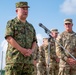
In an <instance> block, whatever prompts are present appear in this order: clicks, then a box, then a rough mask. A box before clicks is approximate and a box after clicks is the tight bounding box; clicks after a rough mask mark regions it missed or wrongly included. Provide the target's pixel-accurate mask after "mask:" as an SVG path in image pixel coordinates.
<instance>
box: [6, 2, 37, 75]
mask: <svg viewBox="0 0 76 75" xmlns="http://www.w3.org/2000/svg"><path fill="white" fill-rule="evenodd" d="M28 8H29V6H28V3H27V2H17V3H16V13H17V17H16V18H14V19H12V20H10V21H8V22H7V26H6V33H5V39H6V40H7V42H8V48H7V52H6V67H5V75H33V73H34V64H35V62H36V61H34V59H36V58H35V57H34V52H35V48H36V46H37V39H36V32H35V29H34V27H33V25H32V24H30V23H29V22H28V21H27V20H26V18H27V16H28Z"/></svg>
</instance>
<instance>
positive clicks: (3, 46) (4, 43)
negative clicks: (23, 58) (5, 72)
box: [0, 40, 7, 69]
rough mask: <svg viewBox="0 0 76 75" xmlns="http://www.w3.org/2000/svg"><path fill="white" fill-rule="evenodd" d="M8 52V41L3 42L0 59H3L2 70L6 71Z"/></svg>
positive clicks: (0, 60)
mask: <svg viewBox="0 0 76 75" xmlns="http://www.w3.org/2000/svg"><path fill="white" fill-rule="evenodd" d="M6 50H7V41H6V40H3V41H2V43H1V50H0V53H1V54H0V57H1V59H0V64H1V65H2V69H4V67H5V56H6ZM2 60H3V61H2ZM1 62H2V63H1ZM1 65H0V67H1Z"/></svg>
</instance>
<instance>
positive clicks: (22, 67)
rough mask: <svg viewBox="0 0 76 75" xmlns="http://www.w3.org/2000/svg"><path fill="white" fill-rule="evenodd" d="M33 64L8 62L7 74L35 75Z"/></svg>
mask: <svg viewBox="0 0 76 75" xmlns="http://www.w3.org/2000/svg"><path fill="white" fill-rule="evenodd" d="M33 73H34V65H33V64H22V63H21V64H19V63H18V64H17V63H15V64H7V65H6V67H5V75H33Z"/></svg>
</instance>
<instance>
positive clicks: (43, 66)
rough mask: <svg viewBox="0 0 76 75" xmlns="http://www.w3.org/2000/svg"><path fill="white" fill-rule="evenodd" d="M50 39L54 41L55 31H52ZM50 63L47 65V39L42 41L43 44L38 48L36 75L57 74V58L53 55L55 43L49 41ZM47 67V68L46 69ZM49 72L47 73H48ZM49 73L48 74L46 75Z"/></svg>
mask: <svg viewBox="0 0 76 75" xmlns="http://www.w3.org/2000/svg"><path fill="white" fill-rule="evenodd" d="M51 34H52V37H53V38H54V39H55V38H56V37H57V35H58V30H57V29H52V31H51ZM50 43H51V44H50V62H49V64H48V54H49V53H48V46H49V45H48V38H44V39H43V44H42V45H41V46H40V48H39V52H40V53H39V54H40V57H39V63H38V75H48V74H49V75H57V74H58V62H57V61H56V60H57V59H58V58H57V56H56V53H55V41H54V40H53V39H52V38H51V39H50ZM47 66H48V67H47ZM48 70H49V71H48ZM48 72H49V73H48Z"/></svg>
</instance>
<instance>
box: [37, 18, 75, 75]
mask: <svg viewBox="0 0 76 75" xmlns="http://www.w3.org/2000/svg"><path fill="white" fill-rule="evenodd" d="M72 26H73V21H72V19H65V20H64V27H65V31H64V32H63V33H61V34H60V35H58V33H59V32H58V29H52V30H51V33H50V34H51V36H52V37H53V38H43V44H42V45H41V46H40V47H39V52H38V53H39V57H38V63H37V74H36V75H76V33H75V32H74V31H73V30H72ZM49 39H50V40H49Z"/></svg>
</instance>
